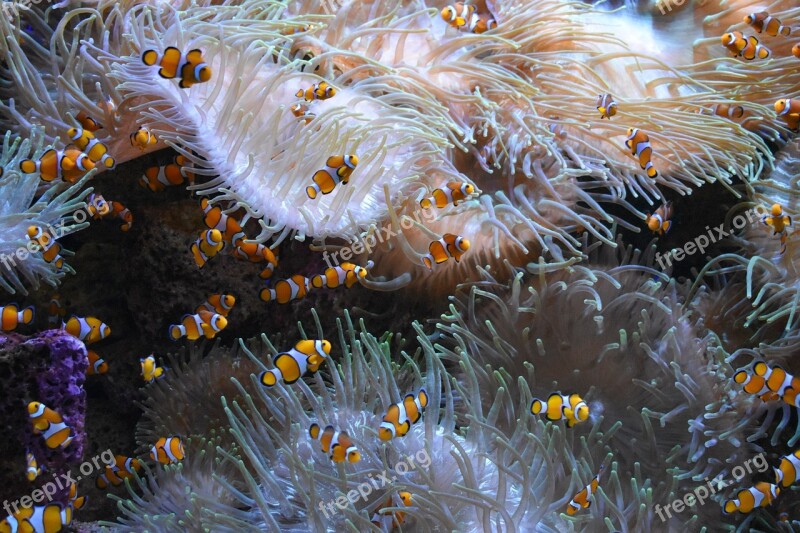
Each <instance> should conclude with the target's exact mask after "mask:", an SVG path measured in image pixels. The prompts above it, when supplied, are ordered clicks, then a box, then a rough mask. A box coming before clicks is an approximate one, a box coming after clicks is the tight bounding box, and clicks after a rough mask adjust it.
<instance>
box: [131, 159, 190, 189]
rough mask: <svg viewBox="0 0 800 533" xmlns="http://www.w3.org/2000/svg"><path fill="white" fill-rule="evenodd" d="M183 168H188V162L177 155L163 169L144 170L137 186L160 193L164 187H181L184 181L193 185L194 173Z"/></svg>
mask: <svg viewBox="0 0 800 533" xmlns="http://www.w3.org/2000/svg"><path fill="white" fill-rule="evenodd" d="M184 167H189V160H188V159H186V158H185V157H184V156H182V155H180V154H178V155H176V156H175V157H174V158H173V159H172V163H169V164H167V165H164V166H163V167H148V168H146V169H145V171H144V175H143V176H142V177H141V178H139V185H141V186H142V187H144V188H147V189H150V190H151V191H153V192H161V191H163V190H164V189H165V188H166V187H174V186H176V185H181V184H182V183H183V181H184V179H186V180H187V181H188V182H189V183H190V184H193V183H194V177H195V176H194V173H193V172H190V171H188V170H185V168H184Z"/></svg>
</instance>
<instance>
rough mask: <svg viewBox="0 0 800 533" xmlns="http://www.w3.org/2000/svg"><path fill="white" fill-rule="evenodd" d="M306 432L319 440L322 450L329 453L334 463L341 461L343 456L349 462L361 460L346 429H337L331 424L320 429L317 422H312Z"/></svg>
mask: <svg viewBox="0 0 800 533" xmlns="http://www.w3.org/2000/svg"><path fill="white" fill-rule="evenodd" d="M308 434H309V436H311V438H312V439H314V440H318V441H319V442H320V444H321V445H322V451H323V452H325V453H329V454H330V458H331V460H332V461H333V462H334V463H342V462H344V460H345V458H346V459H347V461H348V462H350V463H357V462H359V461H360V460H361V454H360V453H359V451H358V449H356V447H355V445H354V444H353V441H352V439H350V436H349V435H348V434H347V432H346V431H337V430H336V428H334V427H333V426H327V427H326V428H325V429H324V430H320V426H319V424H317V423H314V424H311V427H310V428H309V429H308Z"/></svg>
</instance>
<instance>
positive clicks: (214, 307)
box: [194, 294, 236, 318]
mask: <svg viewBox="0 0 800 533" xmlns="http://www.w3.org/2000/svg"><path fill="white" fill-rule="evenodd" d="M234 304H236V298H235V297H234V296H232V295H230V294H212V295H211V296H209V297H208V299H207V300H206V301H205V302H204V303H202V304H200V305H199V306H198V307H197V309H195V311H194V312H195V313H200V312H201V311H206V312H208V313H217V314H219V315H222V316H224V317H226V318H227V317H228V313H230V312H231V309H233V306H234Z"/></svg>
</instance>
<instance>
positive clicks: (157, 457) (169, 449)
mask: <svg viewBox="0 0 800 533" xmlns="http://www.w3.org/2000/svg"><path fill="white" fill-rule="evenodd" d="M184 457H186V454H185V452H184V449H183V442H182V441H181V439H180V437H161V438H160V439H158V441H156V443H155V445H154V446H153V447H152V448H151V449H150V458H151V459H152V460H153V461H158V462H159V463H161V464H162V465H168V464H171V463H178V462H180V461H183V458H184Z"/></svg>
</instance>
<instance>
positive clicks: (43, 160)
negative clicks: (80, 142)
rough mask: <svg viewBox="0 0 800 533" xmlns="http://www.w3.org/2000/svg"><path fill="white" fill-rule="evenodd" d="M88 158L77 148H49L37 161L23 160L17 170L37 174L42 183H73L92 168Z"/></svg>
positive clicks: (92, 165)
mask: <svg viewBox="0 0 800 533" xmlns="http://www.w3.org/2000/svg"><path fill="white" fill-rule="evenodd" d="M94 166H95V165H94V163H93V162H92V160H91V159H89V156H87V155H86V154H84V153H83V152H81V151H80V150H78V149H77V148H65V149H63V150H56V149H53V148H51V149H50V150H48V151H46V152H45V153H44V154H42V157H40V158H39V160H38V161H34V160H33V159H25V160H23V161H21V162H20V164H19V169H20V170H21V171H22V172H23V173H24V174H33V173H34V172H38V173H39V177H40V178H41V179H42V181H46V182H48V183H49V182H51V181H53V180H56V179H61V180H63V181H66V182H67V183H75V182H76V181H78V180H79V179H80V178H82V177H83V176H85V175H86V173H87V172H89V171H90V170H92V169H93V168H94Z"/></svg>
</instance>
